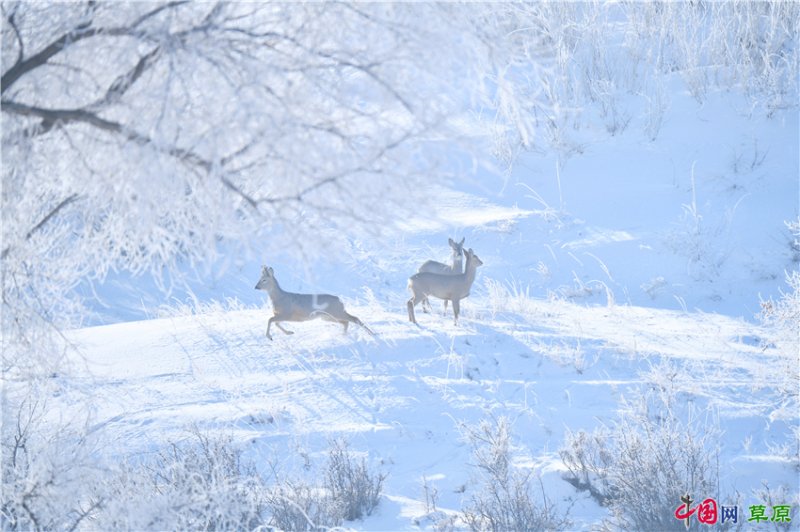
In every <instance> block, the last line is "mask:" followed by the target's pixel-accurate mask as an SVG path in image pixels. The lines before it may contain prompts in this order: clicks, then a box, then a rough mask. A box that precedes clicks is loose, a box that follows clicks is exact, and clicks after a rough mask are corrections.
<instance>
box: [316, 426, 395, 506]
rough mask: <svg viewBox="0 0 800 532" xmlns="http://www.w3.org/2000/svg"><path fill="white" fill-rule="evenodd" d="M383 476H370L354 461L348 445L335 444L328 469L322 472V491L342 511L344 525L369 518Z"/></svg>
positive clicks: (363, 467)
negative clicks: (323, 490) (325, 490)
mask: <svg viewBox="0 0 800 532" xmlns="http://www.w3.org/2000/svg"><path fill="white" fill-rule="evenodd" d="M385 479H386V475H385V474H383V473H373V472H371V471H369V469H368V468H367V464H366V461H365V460H364V459H363V458H362V459H361V460H360V461H359V460H357V459H356V458H355V457H354V456H353V455H352V454H351V453H350V450H349V449H348V446H347V443H345V442H344V441H342V440H334V441H333V443H332V446H331V449H330V451H329V452H328V467H327V470H326V471H325V488H326V489H327V490H328V491H329V493H330V496H331V497H332V498H333V500H335V501H336V502H337V503H338V504H340V505H341V507H342V510H343V517H344V519H345V520H347V521H353V520H355V519H361V518H362V517H364V516H365V515H371V514H372V510H374V509H375V507H376V506H377V505H378V502H379V501H380V496H381V489H382V488H383V481H384V480H385Z"/></svg>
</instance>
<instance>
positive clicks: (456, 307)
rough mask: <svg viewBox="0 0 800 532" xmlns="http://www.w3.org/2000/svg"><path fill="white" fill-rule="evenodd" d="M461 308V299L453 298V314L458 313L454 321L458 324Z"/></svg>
mask: <svg viewBox="0 0 800 532" xmlns="http://www.w3.org/2000/svg"><path fill="white" fill-rule="evenodd" d="M460 310H461V301H460V300H458V299H454V300H453V314H455V315H456V318H455V321H454V322H453V323H455V324H456V325H458V313H459V311H460Z"/></svg>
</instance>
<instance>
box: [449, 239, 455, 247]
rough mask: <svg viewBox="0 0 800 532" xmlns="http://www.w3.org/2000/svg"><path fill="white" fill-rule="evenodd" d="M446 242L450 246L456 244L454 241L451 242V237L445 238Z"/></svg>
mask: <svg viewBox="0 0 800 532" xmlns="http://www.w3.org/2000/svg"><path fill="white" fill-rule="evenodd" d="M447 243H448V244H450V245H451V246H455V245H456V243H455V242H453V239H452V238H448V239H447Z"/></svg>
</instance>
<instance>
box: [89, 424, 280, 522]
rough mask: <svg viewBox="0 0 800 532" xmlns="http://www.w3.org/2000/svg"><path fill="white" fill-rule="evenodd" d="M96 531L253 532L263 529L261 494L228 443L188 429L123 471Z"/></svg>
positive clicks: (236, 450) (259, 486)
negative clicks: (187, 434) (182, 436)
mask: <svg viewBox="0 0 800 532" xmlns="http://www.w3.org/2000/svg"><path fill="white" fill-rule="evenodd" d="M112 488H113V496H111V497H110V498H109V501H108V502H107V504H106V505H105V507H104V511H103V512H102V513H101V514H100V515H99V516H98V519H97V521H96V525H97V526H99V528H100V529H105V530H111V529H129V530H130V529H133V530H252V529H254V528H256V527H259V526H261V525H262V524H263V513H264V504H263V502H262V494H263V493H264V492H265V491H266V490H265V485H264V483H263V480H262V479H261V477H260V476H259V475H258V474H257V473H256V470H255V466H254V465H253V464H252V463H251V462H249V461H247V460H244V459H243V457H242V451H241V450H240V449H239V448H238V447H236V446H235V445H234V443H233V441H232V440H231V439H230V438H226V437H212V436H209V435H207V434H205V433H203V432H201V431H200V430H198V429H193V430H192V433H191V438H190V439H189V440H188V441H185V442H181V443H171V444H170V445H168V446H167V447H166V448H165V449H163V450H161V451H160V452H158V453H157V454H156V455H155V456H154V457H152V458H149V459H145V460H143V461H141V462H139V463H137V464H129V465H126V466H124V467H123V468H122V471H121V474H120V475H119V478H118V479H117V480H116V482H114V485H113V487H112Z"/></svg>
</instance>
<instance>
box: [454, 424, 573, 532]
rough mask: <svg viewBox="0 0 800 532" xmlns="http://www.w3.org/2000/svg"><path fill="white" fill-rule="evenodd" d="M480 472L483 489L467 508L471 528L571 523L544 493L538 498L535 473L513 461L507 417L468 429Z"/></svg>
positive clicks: (549, 527) (528, 527) (551, 526)
mask: <svg viewBox="0 0 800 532" xmlns="http://www.w3.org/2000/svg"><path fill="white" fill-rule="evenodd" d="M466 436H467V439H468V441H469V443H470V444H471V445H472V447H473V458H474V459H475V467H476V468H477V470H478V475H479V488H478V491H476V492H475V493H474V494H473V495H472V496H471V500H470V501H469V503H468V504H467V507H466V508H465V509H464V510H463V513H462V517H463V520H464V522H465V523H466V524H467V526H468V527H469V528H470V530H475V531H477V530H492V531H505V530H563V529H566V528H567V527H568V526H569V521H568V520H567V518H566V517H565V516H563V515H562V516H559V515H557V514H556V512H555V508H554V507H553V505H552V504H551V503H550V501H548V500H547V497H546V496H545V495H544V493H542V496H541V503H537V502H536V501H535V500H534V496H533V493H532V491H533V489H532V487H531V479H532V474H531V473H530V472H528V473H523V472H520V471H517V470H515V469H514V467H513V466H512V464H511V451H510V446H511V436H510V424H509V421H508V420H507V419H506V418H500V419H498V420H496V421H494V422H489V421H484V422H482V423H481V424H480V425H479V426H478V427H475V428H467V431H466Z"/></svg>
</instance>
